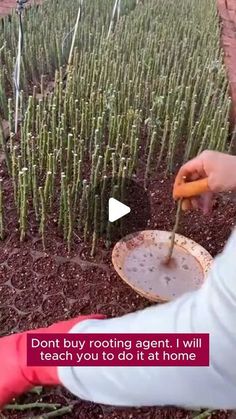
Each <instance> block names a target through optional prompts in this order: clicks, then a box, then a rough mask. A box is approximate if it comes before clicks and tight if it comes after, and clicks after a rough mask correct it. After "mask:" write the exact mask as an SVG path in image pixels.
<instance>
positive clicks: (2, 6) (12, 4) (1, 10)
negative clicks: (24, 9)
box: [0, 0, 41, 17]
mask: <svg viewBox="0 0 236 419" xmlns="http://www.w3.org/2000/svg"><path fill="white" fill-rule="evenodd" d="M34 3H41V0H39V1H38V0H37V1H34V0H29V1H28V2H27V5H30V4H34ZM16 6H17V3H16V0H0V17H2V16H7V15H9V14H11V11H12V9H16Z"/></svg>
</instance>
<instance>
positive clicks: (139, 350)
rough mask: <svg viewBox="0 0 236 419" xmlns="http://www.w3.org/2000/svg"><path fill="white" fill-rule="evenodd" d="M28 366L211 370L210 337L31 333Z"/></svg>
mask: <svg viewBox="0 0 236 419" xmlns="http://www.w3.org/2000/svg"><path fill="white" fill-rule="evenodd" d="M27 365H29V366H80V367H89V366H93V367H98V366H111V367H112V366H113V367H114V366H124V367H125V366H127V367H131V366H133V367H138V366H150V367H151V366H191V367H192V366H196V367H197V366H209V335H208V334H185V333H183V334H182V333H181V334H146V333H145V334H109V335H108V334H84V333H83V334H72V333H71V334H36V333H30V334H28V335H27Z"/></svg>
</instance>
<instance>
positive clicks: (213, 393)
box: [58, 231, 236, 409]
mask: <svg viewBox="0 0 236 419" xmlns="http://www.w3.org/2000/svg"><path fill="white" fill-rule="evenodd" d="M235 255H236V231H235V232H234V233H233V235H232V237H231V239H230V241H229V243H228V245H227V247H226V248H225V250H224V252H223V253H222V255H220V256H219V257H217V258H216V260H215V263H214V265H213V267H212V270H211V272H210V274H209V277H208V279H207V280H206V282H205V284H204V285H203V286H202V288H201V289H200V290H199V291H196V292H192V293H189V294H186V295H184V296H182V297H181V298H179V299H178V300H176V301H174V302H171V303H166V304H164V305H156V306H153V307H151V308H147V309H146V310H142V311H139V312H136V313H133V314H128V315H126V316H123V317H119V318H117V319H107V320H103V321H102V322H101V321H86V322H83V323H80V324H78V325H75V326H74V327H73V328H72V330H71V333H182V332H183V333H209V334H210V367H166V368H165V367H128V368H127V367H126V368H117V367H102V368H99V367H66V368H65V367H60V368H59V370H58V373H59V377H60V380H61V382H62V383H63V384H64V386H65V387H66V388H67V389H69V390H70V391H71V392H72V393H74V394H75V395H77V396H79V397H80V398H82V399H85V400H90V401H94V402H98V403H104V404H109V405H116V406H149V405H158V406H161V405H176V406H182V407H188V408H196V407H202V408H203V407H206V408H213V409H218V408H219V409H235V408H236V398H235V394H236V327H235V324H236V322H235V317H236V257H235Z"/></svg>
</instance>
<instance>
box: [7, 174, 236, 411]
mask: <svg viewBox="0 0 236 419" xmlns="http://www.w3.org/2000/svg"><path fill="white" fill-rule="evenodd" d="M163 173H164V171H162V170H160V173H158V175H157V176H156V177H155V178H154V179H153V180H152V181H151V182H150V184H149V186H148V191H149V196H150V200H151V219H150V220H149V221H148V226H147V228H150V229H152V228H153V229H164V230H171V229H172V228H173V224H174V219H175V211H176V208H175V205H174V204H173V201H172V198H171V190H172V183H173V176H170V177H166V176H165V175H164V174H163ZM1 175H2V176H4V177H5V178H6V174H5V173H4V170H2V171H1ZM138 178H139V176H138V177H137V179H138ZM4 183H5V187H6V188H7V194H5V196H6V197H7V202H6V206H7V208H8V209H9V212H8V213H7V225H8V226H9V229H8V228H7V230H6V237H5V240H4V241H2V242H1V243H0V307H1V308H0V314H1V316H0V336H3V335H6V334H10V333H14V332H19V331H23V330H27V329H33V328H37V327H44V326H47V325H50V324H52V323H53V322H55V321H57V320H63V319H69V318H71V317H74V316H78V315H80V314H89V313H104V314H106V315H107V316H110V317H115V316H120V315H123V314H126V313H129V312H132V311H135V310H137V309H141V308H144V307H147V306H148V305H150V302H149V301H147V300H145V299H144V298H142V297H140V296H139V295H137V294H136V293H135V292H134V291H133V290H132V289H130V288H129V287H128V286H127V285H126V284H125V283H123V282H122V280H121V279H120V278H119V277H118V276H117V274H116V273H115V271H114V269H113V267H112V264H111V250H106V249H105V247H104V245H103V243H102V241H101V243H100V244H99V248H98V251H97V254H96V256H95V257H94V258H91V256H90V249H89V246H86V245H85V244H84V243H81V240H80V239H79V237H77V236H76V235H75V237H74V243H73V246H72V251H71V254H70V255H68V254H67V251H66V246H65V243H63V239H62V237H61V233H60V232H59V231H58V229H57V226H56V224H55V223H54V222H53V220H49V222H48V225H47V240H46V245H47V249H46V253H45V252H44V251H43V249H42V244H41V240H40V238H39V236H38V235H37V234H35V232H36V231H37V228H36V225H35V223H34V221H33V220H30V233H29V234H28V236H27V238H26V240H25V242H24V243H20V241H19V234H18V231H17V216H16V214H15V211H14V210H13V201H12V190H11V185H10V183H9V182H4ZM139 205H140V203H139V202H137V206H139ZM235 220H236V205H235V197H234V196H230V195H223V196H220V197H218V198H217V200H216V203H215V205H214V211H213V213H212V215H211V216H208V217H204V216H203V215H201V214H200V213H189V214H186V215H183V216H182V219H181V223H180V227H179V231H178V232H179V233H182V234H183V235H186V236H187V237H190V238H192V239H193V240H195V241H196V242H198V243H200V244H201V245H203V246H204V247H205V248H206V249H207V250H208V251H209V252H210V253H211V254H212V255H213V256H215V255H216V254H218V253H219V252H220V251H221V250H222V248H223V246H224V244H225V242H226V241H227V239H228V237H229V235H230V232H231V230H232V228H233V226H234V224H235ZM39 399H40V400H41V399H42V400H43V401H45V402H46V401H53V402H58V401H59V402H60V403H61V404H62V405H68V404H72V405H73V406H74V408H73V411H72V413H70V414H65V415H64V416H63V417H64V418H79V419H100V418H101V419H159V418H160V419H161V418H166V419H167V418H168V419H169V418H185V419H187V418H191V417H192V413H191V412H187V411H184V410H179V409H175V408H165V409H159V408H158V407H157V408H143V409H117V408H112V407H104V406H100V405H94V404H91V403H87V402H83V401H80V400H77V399H75V398H74V397H73V396H72V395H70V394H68V393H67V392H66V391H65V390H64V389H62V388H60V387H58V388H53V389H49V390H44V391H43V393H42V395H40V396H37V395H31V394H30V395H29V394H27V395H24V396H22V397H21V398H20V402H24V403H25V402H32V401H35V400H39ZM38 413H39V412H38V411H37V412H36V411H31V412H27V413H26V412H21V413H20V412H13V411H9V412H6V413H5V412H4V417H5V418H17V419H18V418H33V417H36V416H37V414H38ZM227 415H228V414H227V413H226V412H219V413H217V414H216V415H215V416H214V417H215V418H222V419H223V418H226V417H228V416H227Z"/></svg>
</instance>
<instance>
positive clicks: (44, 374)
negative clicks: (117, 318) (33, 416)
mask: <svg viewBox="0 0 236 419" xmlns="http://www.w3.org/2000/svg"><path fill="white" fill-rule="evenodd" d="M104 318H105V316H102V315H98V314H97V315H90V316H79V317H77V318H75V319H72V320H68V321H63V322H60V323H56V324H53V325H52V326H50V327H47V328H42V329H37V330H32V331H27V332H23V333H18V334H15V335H10V336H6V337H3V338H1V339H0V360H1V361H0V362H1V364H0V371H1V372H0V406H4V405H5V404H6V403H7V402H9V401H10V400H12V399H13V398H14V397H16V396H19V395H20V394H22V393H25V392H27V391H29V390H30V389H31V388H32V387H34V386H36V385H58V384H60V381H59V378H58V375H57V367H28V366H27V365H26V355H27V354H26V350H27V333H67V332H69V331H70V330H71V329H72V327H73V326H74V325H76V324H77V323H80V322H81V321H83V320H89V319H104Z"/></svg>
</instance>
